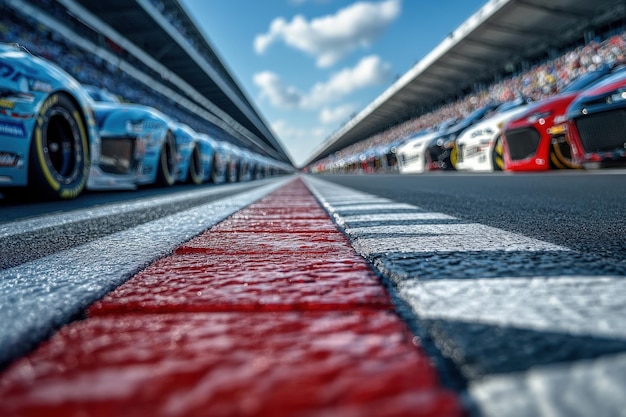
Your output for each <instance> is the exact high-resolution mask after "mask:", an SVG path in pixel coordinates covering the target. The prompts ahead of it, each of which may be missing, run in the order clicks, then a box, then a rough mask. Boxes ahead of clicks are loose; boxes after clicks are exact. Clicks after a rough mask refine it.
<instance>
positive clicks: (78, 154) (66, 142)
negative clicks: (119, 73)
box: [28, 93, 91, 200]
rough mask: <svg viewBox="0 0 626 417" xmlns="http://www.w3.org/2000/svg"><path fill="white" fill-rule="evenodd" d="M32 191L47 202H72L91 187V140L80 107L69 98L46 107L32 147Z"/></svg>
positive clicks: (52, 101)
mask: <svg viewBox="0 0 626 417" xmlns="http://www.w3.org/2000/svg"><path fill="white" fill-rule="evenodd" d="M28 164H29V169H28V188H29V189H30V190H32V192H33V195H36V196H37V197H40V198H44V199H56V200H69V199H72V198H76V197H78V196H79V195H80V194H81V193H82V192H83V191H84V189H85V187H86V185H87V179H88V177H89V169H90V166H91V161H90V159H89V137H88V134H87V129H86V127H85V123H84V121H83V118H82V115H81V113H80V111H79V109H78V106H77V105H76V104H74V102H73V101H72V100H71V99H70V97H68V96H67V95H65V94H62V93H54V94H51V95H50V96H49V97H48V98H47V99H46V100H45V101H44V102H43V104H42V106H41V110H40V111H39V114H38V116H37V121H36V123H35V128H34V130H33V136H32V138H31V143H30V154H29V162H28Z"/></svg>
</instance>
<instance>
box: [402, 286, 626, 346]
mask: <svg viewBox="0 0 626 417" xmlns="http://www.w3.org/2000/svg"><path fill="white" fill-rule="evenodd" d="M397 285H398V291H399V292H400V294H402V298H404V299H405V300H406V301H407V302H408V303H409V304H410V305H411V307H413V309H414V311H415V313H416V314H417V315H418V316H419V317H420V318H423V319H444V320H452V321H461V322H466V323H486V324H492V325H497V326H507V327H514V328H522V329H531V330H537V331H546V332H557V333H561V334H571V335H591V336H597V337H607V338H611V339H622V340H626V320H624V317H626V304H625V303H624V301H623V299H622V298H621V297H616V296H615V294H626V280H625V279H624V278H623V277H610V276H607V277H586V276H553V277H534V278H519V277H516V278H488V279H471V280H466V279H459V280H429V281H417V280H408V281H403V282H400V283H398V284H397Z"/></svg>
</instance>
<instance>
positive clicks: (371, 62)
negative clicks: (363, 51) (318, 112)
mask: <svg viewBox="0 0 626 417" xmlns="http://www.w3.org/2000/svg"><path fill="white" fill-rule="evenodd" d="M390 76H391V66H390V65H389V64H388V63H383V62H382V61H381V60H380V58H379V57H378V56H376V55H370V56H367V57H365V58H362V59H361V60H360V61H359V62H358V64H357V65H356V66H355V67H354V68H344V69H343V70H341V71H339V72H337V73H335V74H333V75H332V77H331V78H330V79H329V80H328V81H327V82H325V83H317V84H315V85H314V86H313V88H312V89H311V92H310V93H309V94H308V95H307V96H306V97H305V98H304V100H303V103H302V105H303V107H307V108H319V107H320V106H323V105H325V104H326V103H331V102H336V101H339V100H341V99H343V98H344V97H346V96H349V95H350V94H352V93H353V92H354V91H356V90H360V89H363V88H367V87H371V86H374V85H378V84H383V83H385V82H386V81H387V80H388V79H389V77H390Z"/></svg>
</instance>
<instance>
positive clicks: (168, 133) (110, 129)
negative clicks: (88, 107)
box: [85, 86, 179, 190]
mask: <svg viewBox="0 0 626 417" xmlns="http://www.w3.org/2000/svg"><path fill="white" fill-rule="evenodd" d="M85 90H86V91H87V92H88V93H89V95H90V96H91V98H92V99H93V100H94V101H95V104H94V105H93V108H94V113H95V117H96V121H97V126H98V132H99V136H100V140H101V142H102V145H101V152H100V160H99V162H98V164H97V165H96V166H95V167H94V169H93V170H92V172H91V175H90V177H89V183H88V185H87V187H88V188H89V189H93V190H97V189H134V188H136V187H137V186H139V185H156V186H171V185H173V184H174V183H175V182H176V179H177V178H176V170H177V159H178V158H179V156H178V151H177V144H176V138H175V136H174V130H175V129H176V128H177V127H176V124H175V123H174V122H173V121H172V120H171V119H170V118H169V117H168V116H166V115H165V114H163V113H161V112H160V111H159V110H157V109H155V108H153V107H150V106H145V105H142V104H135V103H123V102H121V101H120V100H119V99H118V98H117V96H115V95H113V94H111V93H109V92H108V91H106V90H102V89H99V88H96V87H93V86H85Z"/></svg>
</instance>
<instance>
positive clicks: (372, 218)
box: [339, 212, 457, 224]
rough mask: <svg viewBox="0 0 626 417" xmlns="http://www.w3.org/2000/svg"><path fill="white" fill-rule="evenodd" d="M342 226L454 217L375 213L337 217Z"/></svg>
mask: <svg viewBox="0 0 626 417" xmlns="http://www.w3.org/2000/svg"><path fill="white" fill-rule="evenodd" d="M339 217H340V219H341V221H342V224H343V223H346V224H349V223H358V222H386V221H392V220H397V221H411V220H456V219H457V218H456V217H452V216H448V215H447V214H443V213H427V212H423V213H422V212H417V213H375V214H359V215H354V216H339Z"/></svg>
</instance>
